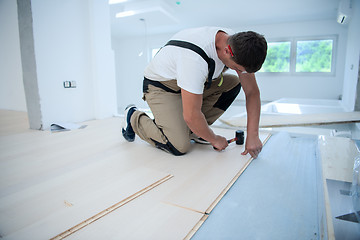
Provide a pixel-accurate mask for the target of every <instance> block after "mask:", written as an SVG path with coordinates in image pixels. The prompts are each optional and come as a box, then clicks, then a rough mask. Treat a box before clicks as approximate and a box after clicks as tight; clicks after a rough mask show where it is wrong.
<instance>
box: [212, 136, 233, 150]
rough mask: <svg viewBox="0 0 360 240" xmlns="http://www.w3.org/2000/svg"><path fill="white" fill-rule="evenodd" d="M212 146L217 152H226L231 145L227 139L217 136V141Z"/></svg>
mask: <svg viewBox="0 0 360 240" xmlns="http://www.w3.org/2000/svg"><path fill="white" fill-rule="evenodd" d="M211 145H212V146H213V147H214V149H215V150H216V151H222V150H224V149H225V148H226V147H227V146H228V145H229V144H228V142H227V140H226V138H224V137H222V136H220V135H215V140H214V141H213V142H212V143H211Z"/></svg>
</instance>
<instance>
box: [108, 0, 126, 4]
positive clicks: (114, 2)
mask: <svg viewBox="0 0 360 240" xmlns="http://www.w3.org/2000/svg"><path fill="white" fill-rule="evenodd" d="M126 1H127V0H109V4H117V3H123V2H126Z"/></svg>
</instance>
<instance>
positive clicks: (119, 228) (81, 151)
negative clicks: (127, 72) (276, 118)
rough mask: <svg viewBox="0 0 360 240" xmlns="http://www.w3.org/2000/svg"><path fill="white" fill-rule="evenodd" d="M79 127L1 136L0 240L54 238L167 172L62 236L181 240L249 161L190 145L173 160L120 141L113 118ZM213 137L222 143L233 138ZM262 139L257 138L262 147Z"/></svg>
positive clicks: (228, 133) (232, 150) (234, 150)
mask: <svg viewBox="0 0 360 240" xmlns="http://www.w3.org/2000/svg"><path fill="white" fill-rule="evenodd" d="M0 112H1V111H0ZM15 115H16V114H15ZM15 117H16V116H15ZM84 124H87V125H88V126H87V127H86V128H85V129H80V130H72V131H69V132H61V133H55V134H54V133H50V132H49V131H32V130H30V131H29V130H28V129H25V128H23V131H14V132H13V133H11V131H3V132H6V134H3V135H0V150H1V151H0V169H1V170H0V171H1V174H0V235H1V236H2V237H4V238H5V239H23V238H24V237H26V236H33V237H34V239H42V238H51V237H54V236H57V235H58V234H60V233H62V232H64V231H65V230H67V229H69V228H71V227H74V226H76V225H77V224H79V223H81V222H83V221H84V220H86V219H88V218H91V217H92V216H94V215H96V214H98V213H99V212H101V211H103V210H104V209H106V208H108V207H109V206H112V205H113V204H115V203H118V202H119V201H121V200H123V199H126V198H127V197H129V196H132V195H133V194H134V193H136V192H138V191H140V190H141V189H144V188H146V187H147V186H149V185H151V184H153V183H154V182H156V181H158V180H159V179H161V178H163V177H165V176H168V175H169V174H171V175H173V176H174V177H173V178H171V179H170V180H169V181H167V182H166V183H163V184H161V185H159V186H158V187H156V188H155V189H153V190H151V191H148V192H146V194H143V195H141V196H140V197H138V198H136V199H134V200H132V201H131V202H129V203H127V204H125V205H124V206H121V207H120V208H118V209H117V210H116V211H114V212H112V213H111V214H108V215H106V216H105V217H103V218H101V219H99V220H97V221H96V222H94V223H92V224H90V225H87V226H86V227H85V228H83V229H81V230H80V231H78V232H76V233H74V234H72V235H70V236H69V237H68V238H69V239H71V238H74V239H88V237H89V236H92V235H93V236H99V238H104V236H106V237H105V238H106V239H111V236H114V238H115V239H119V238H122V239H123V238H125V239H141V238H143V237H144V236H145V235H144V234H147V235H146V236H153V237H154V238H153V239H183V238H185V237H186V236H189V235H188V234H189V232H191V231H194V229H196V225H198V223H199V221H201V219H204V218H203V217H204V213H206V212H209V209H212V208H213V206H215V205H216V202H217V201H218V200H219V196H220V198H221V195H222V194H223V193H224V190H226V189H227V188H228V186H229V184H230V183H231V182H232V181H234V177H236V176H237V175H238V173H239V172H240V171H243V170H244V167H245V166H246V165H248V164H249V160H250V158H251V157H250V155H247V156H243V155H241V153H242V152H243V151H244V146H239V145H236V144H235V143H232V144H231V145H230V146H229V147H228V148H227V149H226V150H225V151H222V152H217V151H215V150H214V149H213V148H212V146H211V145H199V144H192V147H191V150H190V151H189V153H187V154H186V155H183V156H173V155H171V154H168V153H166V152H163V151H161V150H159V149H156V148H153V147H152V146H150V145H149V144H147V143H145V142H144V141H142V140H141V139H139V138H136V140H135V141H134V142H133V143H129V142H127V141H125V140H124V139H123V138H122V136H121V133H120V130H121V119H119V118H109V119H104V120H98V121H89V122H86V123H84ZM1 128H6V126H4V125H1V124H0V132H1ZM214 131H215V132H217V133H218V134H221V135H223V136H225V137H226V138H228V139H230V138H233V137H234V135H235V133H234V130H229V129H220V128H214ZM267 137H268V135H267V134H261V139H262V141H264V140H265V139H266V138H267ZM139 221H140V222H139ZM198 226H199V225H198ZM194 227H195V228H194ZM110 233H111V234H110ZM120 236H121V237H120ZM107 237H109V238H107Z"/></svg>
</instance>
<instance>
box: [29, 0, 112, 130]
mask: <svg viewBox="0 0 360 240" xmlns="http://www.w3.org/2000/svg"><path fill="white" fill-rule="evenodd" d="M94 9H96V11H95V10H94ZM32 13H33V29H34V44H35V57H36V64H37V74H38V84H39V92H40V98H41V111H42V116H43V119H42V121H43V127H44V128H48V127H49V125H50V124H51V123H53V122H80V121H85V120H89V119H94V118H104V117H110V116H113V114H114V113H115V112H116V95H115V94H116V93H115V73H114V68H113V64H114V58H113V56H112V52H111V41H110V29H109V26H110V23H109V9H108V5H107V2H106V1H101V0H78V1H72V0H52V1H42V0H32ZM63 81H76V83H77V87H76V88H70V89H65V88H64V87H63Z"/></svg>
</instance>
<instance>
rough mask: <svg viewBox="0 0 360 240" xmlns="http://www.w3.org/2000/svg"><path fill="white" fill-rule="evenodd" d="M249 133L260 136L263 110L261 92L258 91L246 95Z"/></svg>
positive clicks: (249, 134)
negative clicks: (261, 112)
mask: <svg viewBox="0 0 360 240" xmlns="http://www.w3.org/2000/svg"><path fill="white" fill-rule="evenodd" d="M246 111H247V135H248V136H252V137H255V136H256V137H257V136H259V121H260V111H261V101H260V93H259V92H258V91H256V92H254V93H252V94H251V95H249V96H247V97H246Z"/></svg>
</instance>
